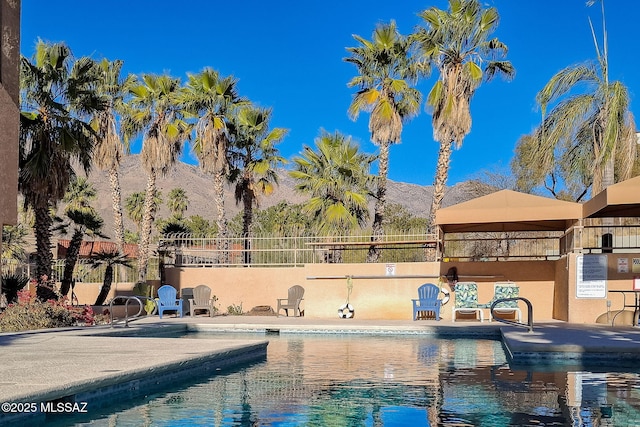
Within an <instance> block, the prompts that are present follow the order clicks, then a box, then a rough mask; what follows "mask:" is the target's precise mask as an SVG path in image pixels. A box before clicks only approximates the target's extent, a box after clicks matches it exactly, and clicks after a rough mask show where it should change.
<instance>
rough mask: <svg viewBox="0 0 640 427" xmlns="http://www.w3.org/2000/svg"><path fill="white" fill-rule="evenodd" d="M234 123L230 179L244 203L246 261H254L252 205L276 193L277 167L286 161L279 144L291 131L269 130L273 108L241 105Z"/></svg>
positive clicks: (236, 195) (237, 200) (240, 200)
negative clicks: (279, 150)
mask: <svg viewBox="0 0 640 427" xmlns="http://www.w3.org/2000/svg"><path fill="white" fill-rule="evenodd" d="M235 120H236V121H237V122H236V124H235V126H234V129H235V131H234V135H233V149H232V152H231V153H230V157H231V159H232V164H233V167H234V171H232V176H231V179H232V181H233V182H235V183H236V187H235V199H236V203H240V202H242V205H243V215H242V236H243V238H244V239H245V240H244V242H245V260H244V262H245V263H246V264H248V263H250V262H251V259H250V255H249V252H248V249H249V248H248V245H249V237H250V236H251V224H252V222H253V208H254V207H258V206H259V198H260V196H261V195H269V194H271V193H272V192H273V188H274V184H275V185H277V183H278V174H277V168H278V167H279V166H280V165H282V164H284V163H286V160H285V159H284V158H283V157H282V156H280V154H279V152H278V149H277V147H276V145H277V144H278V143H280V142H281V141H282V140H283V139H284V137H285V136H286V135H287V133H288V130H287V129H283V128H274V129H272V130H269V121H270V120H271V110H270V109H268V108H259V107H254V106H244V107H242V108H240V110H239V111H238V114H237V116H236V117H235Z"/></svg>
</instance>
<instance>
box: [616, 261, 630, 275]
mask: <svg viewBox="0 0 640 427" xmlns="http://www.w3.org/2000/svg"><path fill="white" fill-rule="evenodd" d="M628 272H629V258H618V273H628Z"/></svg>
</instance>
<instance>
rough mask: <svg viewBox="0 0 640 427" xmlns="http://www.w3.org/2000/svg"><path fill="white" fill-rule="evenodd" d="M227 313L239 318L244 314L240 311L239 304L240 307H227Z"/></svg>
mask: <svg viewBox="0 0 640 427" xmlns="http://www.w3.org/2000/svg"><path fill="white" fill-rule="evenodd" d="M227 313H228V314H230V315H232V316H240V315H242V314H244V312H243V311H242V303H240V305H236V304H231V305H230V306H228V307H227Z"/></svg>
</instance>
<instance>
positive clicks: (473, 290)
mask: <svg viewBox="0 0 640 427" xmlns="http://www.w3.org/2000/svg"><path fill="white" fill-rule="evenodd" d="M455 295H456V302H455V305H454V307H453V321H454V322H455V321H456V313H460V314H477V316H478V317H479V318H480V321H481V322H483V321H484V315H483V314H482V308H483V306H481V305H480V304H478V284H477V283H475V282H458V283H456V285H455Z"/></svg>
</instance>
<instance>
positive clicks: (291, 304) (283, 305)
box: [276, 285, 304, 317]
mask: <svg viewBox="0 0 640 427" xmlns="http://www.w3.org/2000/svg"><path fill="white" fill-rule="evenodd" d="M288 293H289V296H288V297H287V298H278V309H277V310H276V314H278V315H280V310H281V309H284V312H285V313H286V314H287V317H288V316H289V309H291V310H293V315H294V316H296V311H297V312H298V316H303V312H301V311H300V302H301V301H302V300H303V298H302V297H303V296H304V288H303V287H302V286H300V285H295V286H292V287H290V288H289V292H288Z"/></svg>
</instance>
